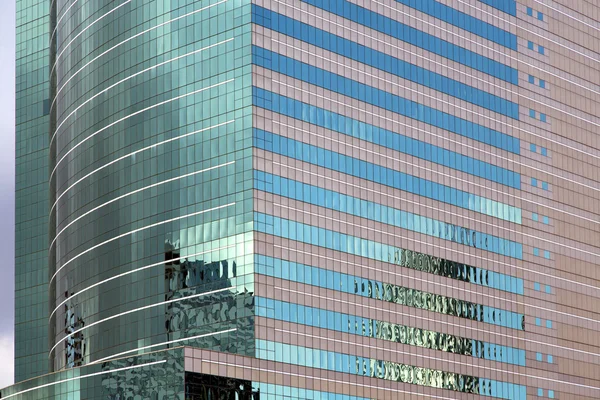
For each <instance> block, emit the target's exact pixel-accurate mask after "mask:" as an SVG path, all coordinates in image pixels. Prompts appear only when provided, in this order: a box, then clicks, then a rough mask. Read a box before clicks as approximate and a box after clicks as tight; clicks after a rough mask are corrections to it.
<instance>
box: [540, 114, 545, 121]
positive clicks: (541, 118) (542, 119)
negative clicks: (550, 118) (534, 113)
mask: <svg viewBox="0 0 600 400" xmlns="http://www.w3.org/2000/svg"><path fill="white" fill-rule="evenodd" d="M540 121H542V122H546V114H542V113H540Z"/></svg>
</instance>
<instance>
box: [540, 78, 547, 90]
mask: <svg viewBox="0 0 600 400" xmlns="http://www.w3.org/2000/svg"><path fill="white" fill-rule="evenodd" d="M540 87H541V88H542V89H546V81H545V80H543V79H540Z"/></svg>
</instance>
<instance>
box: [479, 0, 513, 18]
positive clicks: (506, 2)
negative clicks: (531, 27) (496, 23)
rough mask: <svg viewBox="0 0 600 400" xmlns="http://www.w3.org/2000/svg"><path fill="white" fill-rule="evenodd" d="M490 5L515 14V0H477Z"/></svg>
mask: <svg viewBox="0 0 600 400" xmlns="http://www.w3.org/2000/svg"><path fill="white" fill-rule="evenodd" d="M479 1H480V2H482V3H484V4H487V5H488V6H490V7H494V8H495V9H498V10H500V11H503V12H505V13H507V14H510V15H514V16H516V15H517V2H516V1H515V0H479Z"/></svg>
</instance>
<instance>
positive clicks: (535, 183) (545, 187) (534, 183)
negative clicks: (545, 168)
mask: <svg viewBox="0 0 600 400" xmlns="http://www.w3.org/2000/svg"><path fill="white" fill-rule="evenodd" d="M541 182H542V185H541V187H542V190H550V185H549V184H548V182H545V181H541ZM531 186H533V187H538V180H537V178H531Z"/></svg>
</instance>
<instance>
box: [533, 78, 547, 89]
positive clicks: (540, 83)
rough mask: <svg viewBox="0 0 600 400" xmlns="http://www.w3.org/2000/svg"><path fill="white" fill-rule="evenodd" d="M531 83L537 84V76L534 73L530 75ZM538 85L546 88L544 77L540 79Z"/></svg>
mask: <svg viewBox="0 0 600 400" xmlns="http://www.w3.org/2000/svg"><path fill="white" fill-rule="evenodd" d="M529 83H531V84H532V85H535V77H534V76H533V75H529ZM538 86H539V87H541V88H542V89H546V81H545V80H543V79H538Z"/></svg>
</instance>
